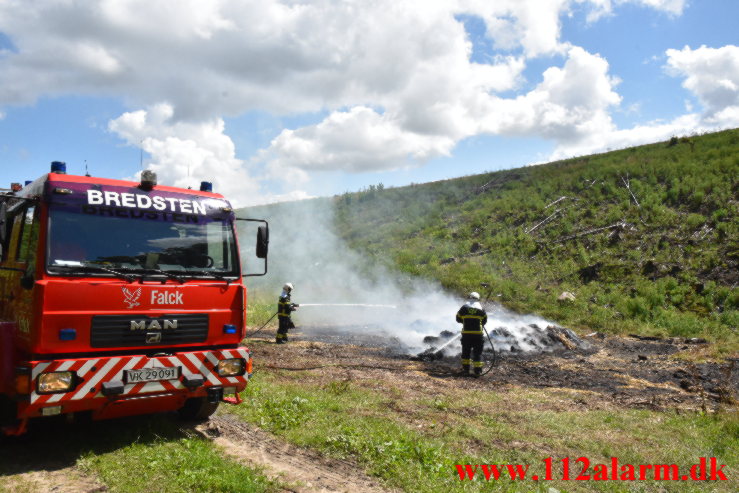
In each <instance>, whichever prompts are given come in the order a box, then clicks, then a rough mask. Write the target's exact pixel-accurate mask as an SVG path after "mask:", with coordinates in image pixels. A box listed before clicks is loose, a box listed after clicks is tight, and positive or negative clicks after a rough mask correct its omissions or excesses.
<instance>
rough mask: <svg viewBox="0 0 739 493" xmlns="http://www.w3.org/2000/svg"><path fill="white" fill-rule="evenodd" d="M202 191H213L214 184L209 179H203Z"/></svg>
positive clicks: (201, 183)
mask: <svg viewBox="0 0 739 493" xmlns="http://www.w3.org/2000/svg"><path fill="white" fill-rule="evenodd" d="M200 191H201V192H212V191H213V184H212V183H211V182H209V181H201V182H200Z"/></svg>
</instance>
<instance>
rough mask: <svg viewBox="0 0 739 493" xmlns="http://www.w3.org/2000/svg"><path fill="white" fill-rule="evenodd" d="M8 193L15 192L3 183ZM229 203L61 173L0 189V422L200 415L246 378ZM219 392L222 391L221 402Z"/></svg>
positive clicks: (262, 239)
mask: <svg viewBox="0 0 739 493" xmlns="http://www.w3.org/2000/svg"><path fill="white" fill-rule="evenodd" d="M16 188H20V187H16ZM237 220H239V219H237V218H235V216H234V212H233V209H232V207H231V205H230V204H229V202H228V201H226V200H225V199H224V198H223V196H221V195H219V194H216V193H212V192H211V191H210V187H209V184H208V183H206V182H203V184H202V186H201V190H189V189H181V188H175V187H168V186H161V185H158V184H157V183H156V177H155V175H153V173H151V172H146V171H145V172H144V173H142V180H141V183H135V182H128V181H121V180H111V179H103V178H95V177H89V176H72V175H67V174H66V168H65V166H64V163H60V162H56V161H55V162H54V163H52V172H51V173H48V174H46V175H44V176H42V177H41V178H39V179H37V180H35V181H33V182H27V184H26V186H25V187H22V189H19V190H16V191H12V192H9V193H4V194H0V426H2V427H3V431H4V432H5V433H6V434H11V435H12V434H21V433H23V432H24V431H25V429H26V425H27V422H28V420H29V419H31V418H39V417H43V416H51V415H58V414H71V415H74V414H77V413H85V414H89V415H91V416H92V418H93V419H107V418H113V417H119V416H126V415H132V414H142V413H153V412H160V411H173V410H179V412H180V413H181V414H182V415H184V416H186V417H189V418H196V419H203V418H206V417H207V416H209V415H210V414H212V413H213V412H214V411H215V410H216V407H217V406H218V404H219V403H220V402H223V401H226V402H231V403H238V402H240V399H239V396H238V392H240V391H242V390H244V388H245V387H246V385H247V381H248V378H249V376H250V374H251V367H252V359H251V354H250V351H249V349H248V348H246V347H243V346H240V342H241V340H242V339H243V338H244V336H245V330H246V299H247V296H246V287H245V286H244V283H243V281H242V277H243V276H245V275H264V274H266V271H267V269H266V267H267V247H268V242H269V231H268V225H267V223H266V221H262V220H251V219H247V221H257V222H260V223H263V224H262V225H259V226H258V230H257V245H256V256H257V257H259V258H262V259H264V269H263V270H264V272H260V273H257V274H242V267H241V262H240V259H239V248H238V243H237V238H236V231H235V228H234V223H235V221H237ZM229 396H231V397H229Z"/></svg>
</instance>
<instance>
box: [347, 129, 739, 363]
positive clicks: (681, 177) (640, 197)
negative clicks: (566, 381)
mask: <svg viewBox="0 0 739 493" xmlns="http://www.w3.org/2000/svg"><path fill="white" fill-rule="evenodd" d="M738 179H739V130H736V129H735V130H729V131H724V132H719V133H714V134H709V135H703V136H695V137H690V138H680V139H677V138H674V139H672V140H671V141H669V142H661V143H657V144H652V145H646V146H641V147H635V148H630V149H625V150H620V151H614V152H608V153H605V154H599V155H594V156H588V157H582V158H576V159H569V160H565V161H559V162H555V163H551V164H547V165H541V166H532V167H527V168H519V169H514V170H508V171H500V172H495V173H488V174H483V175H476V176H468V177H464V178H459V179H454V180H447V181H440V182H434V183H428V184H422V185H411V186H409V187H402V188H392V189H388V188H384V187H383V186H382V185H381V184H380V185H378V186H371V187H369V189H367V190H363V191H361V192H357V193H346V194H344V195H342V196H339V197H336V199H335V206H336V210H337V216H336V218H337V225H338V230H339V234H340V235H341V236H342V237H343V238H344V239H345V240H346V241H347V242H348V244H349V245H350V246H351V247H352V248H354V249H357V250H360V251H363V252H365V253H366V254H367V255H368V256H369V257H370V258H373V259H374V260H375V261H376V262H381V263H386V264H389V265H392V266H394V267H395V268H397V269H400V270H401V271H404V272H406V273H409V274H413V275H416V276H421V277H425V278H431V279H437V280H439V281H440V282H441V283H442V285H444V286H445V287H446V288H448V289H450V290H452V291H456V292H459V293H460V294H461V293H463V292H466V291H469V290H472V289H475V290H478V291H481V292H482V294H483V295H485V294H486V293H487V290H486V289H483V288H481V287H480V284H481V283H482V282H487V283H489V284H490V286H491V288H490V293H491V298H494V299H498V300H499V301H501V302H502V303H503V304H505V305H507V306H509V307H511V308H514V309H517V310H520V311H525V312H537V313H539V314H541V315H543V316H546V317H550V318H553V319H555V320H557V321H559V322H560V323H563V324H567V325H570V326H572V327H575V328H582V329H587V330H591V329H592V330H600V331H607V332H617V333H619V332H620V333H635V332H636V333H642V334H661V335H669V336H682V337H706V338H709V339H711V340H715V341H724V342H725V343H726V344H722V345H720V347H719V351H722V352H724V353H730V352H735V351H736V350H737V339H738V336H737V328H738V327H739V311H738V308H739V291H738V290H737V284H738V283H739V220H738V218H739V199H738V197H737V192H738V187H739V184H738ZM563 291H569V292H571V293H573V294H574V295H575V299H574V300H573V301H567V302H559V301H557V298H558V296H559V295H560V294H561V293H562V292H563Z"/></svg>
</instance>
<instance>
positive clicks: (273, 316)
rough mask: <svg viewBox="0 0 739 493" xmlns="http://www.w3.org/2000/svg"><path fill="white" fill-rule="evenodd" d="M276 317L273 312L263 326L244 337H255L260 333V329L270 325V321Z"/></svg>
mask: <svg viewBox="0 0 739 493" xmlns="http://www.w3.org/2000/svg"><path fill="white" fill-rule="evenodd" d="M276 316H277V312H275V313H274V314H272V316H271V317H269V319H268V320H267V321H266V322H264V325H262V326H261V327H259V328H258V329H257V330H255V331H254V332H252V333H251V334H247V335H246V337H252V336H255V335H256V334H259V333H260V332H261V331H262V329H263V328H265V327H266V326H267V324H268V323H270V322H271V321H272V319H273V318H275V317H276Z"/></svg>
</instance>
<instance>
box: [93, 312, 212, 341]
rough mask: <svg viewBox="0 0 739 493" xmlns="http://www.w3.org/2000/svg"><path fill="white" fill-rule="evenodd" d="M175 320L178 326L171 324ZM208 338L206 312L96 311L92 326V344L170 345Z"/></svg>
mask: <svg viewBox="0 0 739 493" xmlns="http://www.w3.org/2000/svg"><path fill="white" fill-rule="evenodd" d="M173 321H176V325H177V327H176V328H172V325H173V324H172V322H173ZM132 322H134V323H133V324H132ZM132 325H134V326H135V328H134V329H132ZM207 338H208V315H206V314H181V313H180V314H176V315H162V316H161V317H147V316H142V315H141V316H137V315H95V316H93V317H92V327H91V329H90V346H92V347H132V346H171V345H176V344H188V343H196V342H205V340H206V339H207Z"/></svg>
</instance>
